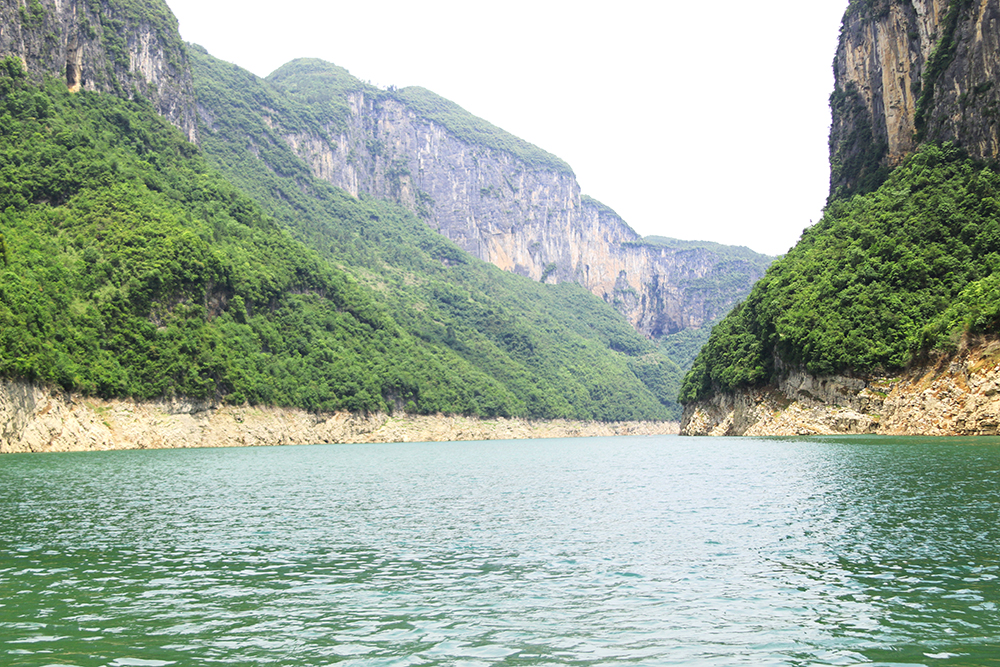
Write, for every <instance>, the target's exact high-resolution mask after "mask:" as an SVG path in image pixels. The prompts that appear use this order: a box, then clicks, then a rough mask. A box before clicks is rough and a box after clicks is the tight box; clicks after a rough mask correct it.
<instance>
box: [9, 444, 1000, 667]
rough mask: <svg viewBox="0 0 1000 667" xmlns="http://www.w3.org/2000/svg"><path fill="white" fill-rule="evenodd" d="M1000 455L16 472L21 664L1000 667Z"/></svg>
mask: <svg viewBox="0 0 1000 667" xmlns="http://www.w3.org/2000/svg"><path fill="white" fill-rule="evenodd" d="M998 514H1000V440H998V439H993V438H990V439H943V440H942V439H912V438H911V439H890V438H877V439H873V438H828V439H817V440H806V441H803V440H796V439H774V440H754V439H712V438H698V439H693V438H678V437H636V438H594V439H580V440H572V439H571V440H536V441H517V442H484V443H445V444H401V445H340V446H316V447H290V448H250V449H222V450H170V451H148V452H147V451H138V452H108V453H86V454H53V455H23V456H22V455H5V456H3V457H0V664H2V665H11V666H22V665H24V666H27V665H30V666H32V667H36V666H38V667H46V666H48V665H76V666H77V667H143V666H145V667H157V666H165V665H179V666H183V665H205V666H208V665H220V666H221V665H229V666H243V665H247V666H249V665H303V666H306V665H308V666H319V665H330V664H343V665H492V664H503V665H556V664H559V665H622V664H636V665H727V666H728V665H855V664H872V663H874V664H878V665H949V666H954V665H1000V610H998V606H997V605H998V604H1000V583H998V576H1000V522H998V518H1000V516H998Z"/></svg>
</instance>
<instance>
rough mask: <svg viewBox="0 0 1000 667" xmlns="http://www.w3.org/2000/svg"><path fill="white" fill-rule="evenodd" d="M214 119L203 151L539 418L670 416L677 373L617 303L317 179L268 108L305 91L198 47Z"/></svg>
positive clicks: (284, 106) (387, 304)
mask: <svg viewBox="0 0 1000 667" xmlns="http://www.w3.org/2000/svg"><path fill="white" fill-rule="evenodd" d="M192 52H193V56H194V63H195V69H194V71H195V85H196V89H197V92H198V95H199V102H200V105H201V106H202V107H203V108H205V109H207V111H208V113H209V118H210V119H211V127H205V128H202V130H201V137H202V142H203V147H204V150H205V152H206V155H207V156H208V157H209V158H210V160H211V161H212V162H213V164H215V165H216V166H217V167H218V168H219V169H220V170H222V171H223V172H224V173H225V174H226V175H227V176H228V177H229V178H230V179H231V180H232V181H233V182H234V183H236V184H238V185H239V186H240V187H241V188H242V189H243V190H244V191H246V192H248V193H249V194H251V195H252V196H253V197H254V198H255V199H256V200H257V201H258V202H260V203H261V205H262V206H264V207H265V208H266V210H268V212H269V213H271V214H272V215H274V216H275V217H276V218H277V219H279V220H281V221H282V223H283V224H284V225H286V226H287V228H288V229H290V230H292V232H293V233H294V234H295V236H296V237H297V238H299V239H300V240H302V241H304V242H305V243H307V244H308V245H309V246H310V247H312V248H314V249H316V251H317V252H319V254H320V255H321V256H322V257H323V258H325V259H327V260H329V261H331V262H333V263H334V264H335V265H337V266H340V267H343V268H344V270H346V271H349V272H350V273H351V274H352V275H354V276H355V277H356V278H357V279H358V280H359V281H361V282H362V283H364V284H365V285H367V286H369V287H370V289H371V290H372V291H373V293H374V294H375V295H376V296H377V298H378V301H379V303H380V304H381V305H382V306H383V307H384V308H385V310H386V311H387V312H390V313H392V315H393V317H394V318H395V320H396V321H397V322H398V323H399V324H400V326H402V327H403V329H404V330H405V331H407V332H409V333H411V334H412V335H413V336H415V337H416V338H418V339H419V340H421V341H423V342H424V344H425V345H427V346H429V347H430V348H432V349H434V350H436V351H438V353H439V354H441V355H442V356H444V357H447V358H456V359H461V360H462V361H463V363H465V364H468V365H469V366H471V367H474V368H476V369H479V370H480V371H481V372H483V373H485V374H486V375H487V376H489V377H491V378H493V379H495V380H496V381H497V382H498V383H499V384H500V385H501V386H503V387H504V388H505V389H506V390H507V391H508V392H509V394H510V395H511V396H512V397H513V399H512V401H513V403H512V408H511V411H512V412H513V413H515V414H519V415H525V416H530V417H571V418H578V419H591V418H596V419H602V420H612V419H637V418H666V417H676V416H677V415H678V406H677V405H676V403H675V402H674V398H675V396H674V395H672V393H671V392H670V391H669V390H667V389H664V387H668V386H669V381H668V378H669V377H670V376H671V374H674V375H679V369H677V368H676V366H674V365H673V364H670V363H669V362H667V361H666V360H664V359H663V358H662V356H661V355H659V354H658V353H657V351H656V348H655V346H654V345H653V344H652V343H649V342H648V341H646V340H645V339H643V338H642V337H641V336H639V335H638V334H637V333H636V332H635V331H634V330H633V329H632V328H631V327H630V326H629V325H628V323H627V322H625V320H624V319H622V318H621V317H620V316H619V315H618V314H617V313H616V312H615V311H614V310H613V309H612V308H611V307H610V306H608V305H606V304H604V303H603V302H602V301H600V300H599V299H597V298H595V297H593V296H592V295H590V294H589V293H587V292H586V291H585V290H583V289H582V288H580V287H578V286H575V285H560V286H558V287H552V286H545V285H540V284H538V283H534V282H532V281H530V280H527V279H525V278H521V277H519V276H515V275H513V274H509V273H505V272H503V271H500V270H499V269H497V268H495V267H493V266H491V265H489V264H486V263H484V262H481V261H479V260H476V259H475V258H473V257H471V256H470V255H468V254H467V253H465V252H463V251H462V250H461V249H459V248H458V247H457V246H456V245H454V244H453V243H451V242H450V241H448V240H447V239H445V238H444V237H442V236H440V235H439V234H437V233H435V232H433V231H432V230H431V229H430V228H428V227H427V225H426V224H425V223H423V222H422V221H421V220H419V219H418V218H417V217H415V216H414V215H412V214H411V213H409V212H408V211H406V210H405V209H403V208H402V207H399V206H396V205H393V204H389V203H386V202H381V201H375V200H372V199H370V198H367V197H364V196H363V197H362V198H361V199H360V200H358V199H354V198H353V197H351V196H350V195H348V194H347V193H345V192H343V191H342V190H339V189H337V188H334V187H332V186H331V185H329V184H328V183H326V182H322V181H319V180H316V179H314V178H313V177H312V176H311V173H310V171H309V169H308V167H307V166H306V165H305V164H304V163H303V162H301V161H300V160H299V159H298V158H297V157H296V156H295V155H294V154H293V153H292V152H291V150H290V149H289V148H288V147H287V146H286V145H285V144H284V142H283V141H282V139H281V137H280V136H278V135H277V134H276V133H275V132H273V131H272V130H271V129H270V128H269V127H268V126H267V125H266V124H265V123H264V122H263V121H262V120H261V118H260V115H259V113H258V111H257V110H258V109H259V108H260V106H261V105H265V104H266V106H267V108H268V109H269V113H270V114H273V116H274V117H278V118H280V119H281V124H282V125H284V126H286V127H288V126H293V125H295V124H297V123H301V122H306V121H305V120H303V119H302V116H301V115H298V114H301V113H307V114H308V113H313V110H312V109H309V108H306V107H304V105H303V100H302V99H301V98H300V97H298V96H294V95H286V94H284V93H283V92H282V90H281V89H279V88H276V87H274V86H271V85H270V84H268V83H267V82H266V81H263V80H259V79H255V78H253V77H252V76H251V75H249V74H248V73H246V72H244V71H242V70H239V69H238V68H234V67H233V66H232V65H228V64H226V63H222V62H221V61H218V60H216V59H214V58H212V57H211V56H209V55H208V54H207V53H205V52H204V51H200V50H195V49H192Z"/></svg>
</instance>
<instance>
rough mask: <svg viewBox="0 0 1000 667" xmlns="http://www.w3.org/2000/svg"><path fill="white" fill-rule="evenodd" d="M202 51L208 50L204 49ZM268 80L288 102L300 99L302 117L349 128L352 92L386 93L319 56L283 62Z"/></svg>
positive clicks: (373, 95)
mask: <svg viewBox="0 0 1000 667" xmlns="http://www.w3.org/2000/svg"><path fill="white" fill-rule="evenodd" d="M201 53H203V54H204V53H205V51H204V49H202V50H201ZM248 76H249V74H248ZM267 81H268V82H269V83H270V84H271V85H273V86H274V87H275V88H276V89H278V90H279V91H281V92H282V93H283V94H284V95H285V96H286V99H285V100H284V104H285V105H295V103H296V102H298V104H297V105H296V107H297V108H296V112H297V115H298V116H299V117H302V116H307V117H310V118H313V119H319V118H322V119H323V120H325V121H327V122H329V123H331V124H332V126H333V128H335V129H336V130H338V131H345V130H346V129H347V120H348V118H349V117H350V111H351V109H350V105H349V104H348V96H349V95H351V94H352V93H364V94H365V95H366V96H368V97H369V98H372V99H375V100H377V99H379V98H381V97H382V95H383V94H384V92H383V91H382V90H381V89H379V88H376V87H375V86H372V85H370V84H367V83H365V82H363V81H361V80H360V79H357V78H355V77H353V76H351V73H350V72H348V71H347V70H346V69H344V68H343V67H337V66H336V65H334V64H332V63H328V62H326V61H324V60H319V59H316V58H299V59H297V60H293V61H292V62H290V63H288V64H286V65H282V66H281V67H279V68H278V69H276V70H275V71H274V72H272V73H271V74H270V75H269V76H268V77H267ZM313 122H314V123H315V127H316V129H320V130H321V128H322V123H321V122H319V121H318V120H313Z"/></svg>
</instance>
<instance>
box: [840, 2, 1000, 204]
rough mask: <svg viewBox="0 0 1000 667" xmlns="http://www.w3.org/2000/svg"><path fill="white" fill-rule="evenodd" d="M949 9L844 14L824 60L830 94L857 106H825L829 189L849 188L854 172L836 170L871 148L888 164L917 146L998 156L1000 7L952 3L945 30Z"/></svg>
mask: <svg viewBox="0 0 1000 667" xmlns="http://www.w3.org/2000/svg"><path fill="white" fill-rule="evenodd" d="M957 2H958V0H951V1H949V0H882V1H881V2H876V3H861V2H858V3H852V4H851V7H850V8H849V9H848V10H847V13H846V15H845V17H844V23H843V26H842V28H841V37H840V45H839V47H838V49H837V55H836V59H835V60H834V74H835V77H836V89H837V91H839V93H840V94H845V93H849V92H851V91H854V93H856V95H857V100H856V101H857V102H859V103H860V107H859V108H855V107H854V106H853V104H843V105H837V104H835V105H834V110H833V111H834V113H833V124H832V126H831V130H830V157H831V163H832V166H833V167H834V169H833V176H832V182H831V186H832V187H831V191H832V192H834V193H837V192H838V191H844V190H845V189H846V190H847V191H850V190H852V189H853V188H854V187H855V186H856V185H857V181H858V180H859V179H860V178H862V177H863V174H862V173H859V171H858V170H857V169H854V168H852V169H847V170H846V171H843V170H841V169H840V167H841V166H843V165H845V164H849V163H850V161H851V159H852V157H857V156H859V155H860V154H861V153H862V152H864V151H871V150H872V147H873V146H876V147H878V148H879V149H880V152H881V164H882V165H883V166H889V167H891V166H895V165H897V164H899V162H900V161H901V160H902V159H903V158H904V157H905V156H906V155H908V154H909V153H911V152H913V151H914V150H915V149H916V147H917V146H918V144H919V142H920V141H921V140H930V141H953V142H955V143H957V144H958V145H960V146H962V147H963V148H965V149H966V150H967V151H968V152H969V153H970V154H971V155H972V156H974V157H979V158H996V157H998V155H1000V124H998V120H1000V119H998V105H1000V85H997V84H1000V81H998V79H997V77H998V74H1000V0H971V2H969V3H964V2H963V3H959V4H957V5H955V7H956V9H957V12H958V13H957V15H956V18H955V21H954V24H949V22H948V21H947V20H946V19H947V17H948V13H949V10H950V9H951V6H952V5H954V4H955V3H957ZM942 42H943V43H942ZM948 43H951V44H954V45H955V48H954V50H953V51H951V50H949V49H947V48H946V47H947V45H948ZM939 45H941V49H940V51H941V53H940V54H939V55H938V56H935V58H937V59H938V60H939V61H940V64H941V65H942V67H939V68H938V70H937V71H935V70H933V68H930V67H929V63H930V62H931V61H932V54H933V53H934V51H935V49H937V48H938V46H939ZM929 70H930V74H931V75H932V76H928V71H929ZM835 97H836V96H835ZM921 98H923V101H921ZM921 106H923V107H924V108H923V109H922V110H921V109H920V107H921ZM919 114H922V115H923V118H922V120H921V119H920V116H919ZM869 129H870V132H869ZM866 137H867V139H866Z"/></svg>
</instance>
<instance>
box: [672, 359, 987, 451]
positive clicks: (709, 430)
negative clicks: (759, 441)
mask: <svg viewBox="0 0 1000 667" xmlns="http://www.w3.org/2000/svg"><path fill="white" fill-rule="evenodd" d="M998 428H1000V341H992V342H988V343H980V344H978V345H974V346H969V347H967V348H965V349H964V350H962V351H961V352H959V353H958V354H956V355H955V356H952V357H942V358H939V359H937V360H934V361H931V362H927V363H925V364H921V365H918V366H914V367H913V368H911V369H909V370H907V371H906V372H904V373H901V374H899V375H898V376H892V377H886V376H864V377H848V376H830V377H823V378H817V377H813V376H810V375H808V374H805V373H802V372H786V373H785V374H783V375H782V376H781V378H780V379H779V381H778V383H777V386H770V387H765V388H760V389H751V390H745V391H740V392H736V393H720V394H716V395H714V396H713V397H712V398H711V399H708V400H705V401H700V402H698V403H694V404H691V405H688V406H686V407H685V410H684V417H683V419H682V421H681V433H682V434H685V435H719V436H722V435H747V436H764V435H807V434H816V435H819V434H827V435H829V434H836V433H873V434H879V435H995V434H997V433H998Z"/></svg>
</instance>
